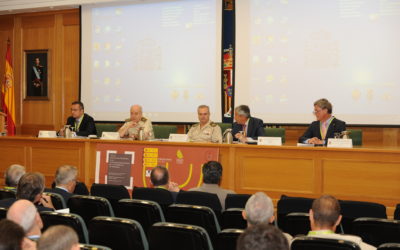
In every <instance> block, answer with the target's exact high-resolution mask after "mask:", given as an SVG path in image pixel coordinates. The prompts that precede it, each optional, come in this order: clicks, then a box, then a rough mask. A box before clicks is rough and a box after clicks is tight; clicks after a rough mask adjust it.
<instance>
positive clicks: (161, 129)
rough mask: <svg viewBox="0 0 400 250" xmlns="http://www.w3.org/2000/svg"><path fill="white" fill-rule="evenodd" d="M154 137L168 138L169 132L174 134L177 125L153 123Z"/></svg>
mask: <svg viewBox="0 0 400 250" xmlns="http://www.w3.org/2000/svg"><path fill="white" fill-rule="evenodd" d="M153 132H154V138H157V139H168V138H169V135H170V134H176V133H177V132H178V127H177V126H175V125H153Z"/></svg>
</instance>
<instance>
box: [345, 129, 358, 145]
mask: <svg viewBox="0 0 400 250" xmlns="http://www.w3.org/2000/svg"><path fill="white" fill-rule="evenodd" d="M347 131H349V132H350V134H349V137H350V139H352V140H353V146H362V130H361V129H348V130H347Z"/></svg>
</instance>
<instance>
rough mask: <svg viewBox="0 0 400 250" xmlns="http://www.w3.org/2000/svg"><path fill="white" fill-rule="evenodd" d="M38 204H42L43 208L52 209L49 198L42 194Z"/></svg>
mask: <svg viewBox="0 0 400 250" xmlns="http://www.w3.org/2000/svg"><path fill="white" fill-rule="evenodd" d="M39 204H42V206H44V207H47V208H52V209H54V206H53V203H52V202H51V197H50V196H48V195H45V194H42V197H40V202H39Z"/></svg>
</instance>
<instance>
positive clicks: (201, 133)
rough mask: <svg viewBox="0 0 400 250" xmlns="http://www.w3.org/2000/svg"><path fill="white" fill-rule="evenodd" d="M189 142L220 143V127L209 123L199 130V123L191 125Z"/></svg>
mask: <svg viewBox="0 0 400 250" xmlns="http://www.w3.org/2000/svg"><path fill="white" fill-rule="evenodd" d="M188 137H189V140H190V141H194V142H217V143H222V132H221V128H220V126H218V125H217V124H216V123H214V122H212V121H209V122H208V123H207V124H206V125H204V126H203V127H202V128H200V123H197V124H195V125H193V126H192V127H191V128H190V130H189V133H188Z"/></svg>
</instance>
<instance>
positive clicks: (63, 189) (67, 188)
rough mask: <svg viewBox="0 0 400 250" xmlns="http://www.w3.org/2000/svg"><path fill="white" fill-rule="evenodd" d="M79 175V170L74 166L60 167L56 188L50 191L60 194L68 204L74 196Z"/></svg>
mask: <svg viewBox="0 0 400 250" xmlns="http://www.w3.org/2000/svg"><path fill="white" fill-rule="evenodd" d="M77 175H78V169H77V168H76V167H74V166H69V165H64V166H61V167H59V168H58V169H57V171H56V178H55V183H56V186H55V188H53V189H50V190H48V191H49V192H53V193H57V194H60V195H61V196H62V197H63V198H64V201H65V203H68V200H69V198H70V197H71V196H72V195H74V190H75V186H76V178H77Z"/></svg>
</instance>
